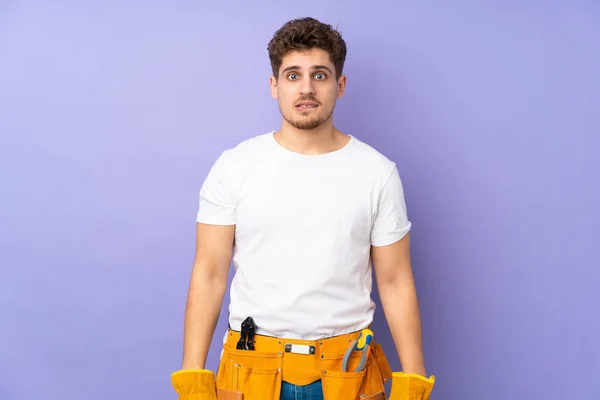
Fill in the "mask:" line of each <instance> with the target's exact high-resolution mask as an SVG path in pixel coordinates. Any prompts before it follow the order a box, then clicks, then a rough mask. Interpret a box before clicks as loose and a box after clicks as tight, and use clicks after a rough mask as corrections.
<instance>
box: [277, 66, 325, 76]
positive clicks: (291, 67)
mask: <svg viewBox="0 0 600 400" xmlns="http://www.w3.org/2000/svg"><path fill="white" fill-rule="evenodd" d="M294 69H300V66H298V65H290V66H289V67H287V68H285V69H284V70H283V71H281V73H282V74H283V73H284V72H287V71H291V70H294ZM310 69H312V70H316V69H324V70H326V71H328V72H329V73H330V74H333V72H332V71H331V69H329V67H328V66H326V65H313V66H312V67H310Z"/></svg>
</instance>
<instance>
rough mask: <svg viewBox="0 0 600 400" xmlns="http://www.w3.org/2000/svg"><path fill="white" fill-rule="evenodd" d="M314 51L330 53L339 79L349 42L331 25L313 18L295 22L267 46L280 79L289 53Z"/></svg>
mask: <svg viewBox="0 0 600 400" xmlns="http://www.w3.org/2000/svg"><path fill="white" fill-rule="evenodd" d="M312 48H319V49H322V50H325V51H327V52H328V53H329V58H330V59H331V62H332V63H333V65H334V66H335V74H336V79H339V77H340V76H341V75H342V71H343V69H344V62H345V61H346V52H347V49H346V42H345V41H344V39H342V35H341V34H340V32H339V31H337V30H335V29H333V27H332V26H331V25H328V24H325V23H322V22H320V21H318V20H316V19H314V18H310V17H306V18H298V19H293V20H291V21H289V22H286V23H285V24H284V25H283V26H282V27H281V28H279V30H277V32H275V35H274V36H273V38H272V39H271V41H270V42H269V45H268V46H267V50H268V51H269V59H270V60H271V68H272V69H273V76H275V78H278V76H279V67H281V62H282V60H283V57H284V56H285V55H286V54H287V53H288V52H289V51H293V50H309V49H312Z"/></svg>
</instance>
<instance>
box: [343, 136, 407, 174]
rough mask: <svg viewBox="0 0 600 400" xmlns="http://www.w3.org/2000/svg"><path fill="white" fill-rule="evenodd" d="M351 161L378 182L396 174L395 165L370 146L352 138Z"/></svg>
mask: <svg viewBox="0 0 600 400" xmlns="http://www.w3.org/2000/svg"><path fill="white" fill-rule="evenodd" d="M353 149H354V151H353V154H352V156H353V159H354V160H355V161H356V163H355V165H357V166H358V167H360V169H361V170H363V171H364V172H365V173H368V174H369V175H371V176H373V177H377V178H379V179H380V180H383V181H385V180H387V179H388V178H389V177H390V175H392V174H393V173H394V172H397V169H396V163H395V162H394V161H392V160H391V159H390V158H388V157H387V156H386V155H384V154H383V153H382V152H381V151H379V150H378V149H376V148H375V147H373V146H371V145H370V144H368V143H366V142H364V141H362V140H360V139H358V138H356V137H353Z"/></svg>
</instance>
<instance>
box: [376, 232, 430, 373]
mask: <svg viewBox="0 0 600 400" xmlns="http://www.w3.org/2000/svg"><path fill="white" fill-rule="evenodd" d="M371 255H372V259H373V268H374V270H375V276H376V280H377V287H378V289H379V298H380V299H381V303H382V306H383V311H384V314H385V317H386V320H387V322H388V325H389V327H390V331H391V334H392V337H393V340H394V344H395V346H396V350H397V351H398V356H399V357H400V362H401V364H402V371H403V372H405V373H416V374H420V375H422V376H426V375H425V374H426V371H425V361H424V357H423V345H422V337H421V317H420V312H419V305H418V301H417V292H416V288H415V282H414V278H413V273H412V267H411V262H410V238H409V235H408V234H407V235H406V236H404V238H402V239H401V240H399V241H398V242H396V243H393V244H391V245H388V246H381V247H372V250H371Z"/></svg>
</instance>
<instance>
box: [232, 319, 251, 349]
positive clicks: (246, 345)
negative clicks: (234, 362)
mask: <svg viewBox="0 0 600 400" xmlns="http://www.w3.org/2000/svg"><path fill="white" fill-rule="evenodd" d="M255 334H256V324H255V323H254V320H253V319H252V317H248V318H246V319H245V320H244V322H242V330H241V332H240V340H238V342H237V345H236V347H235V348H236V349H238V350H254V335H255Z"/></svg>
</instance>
